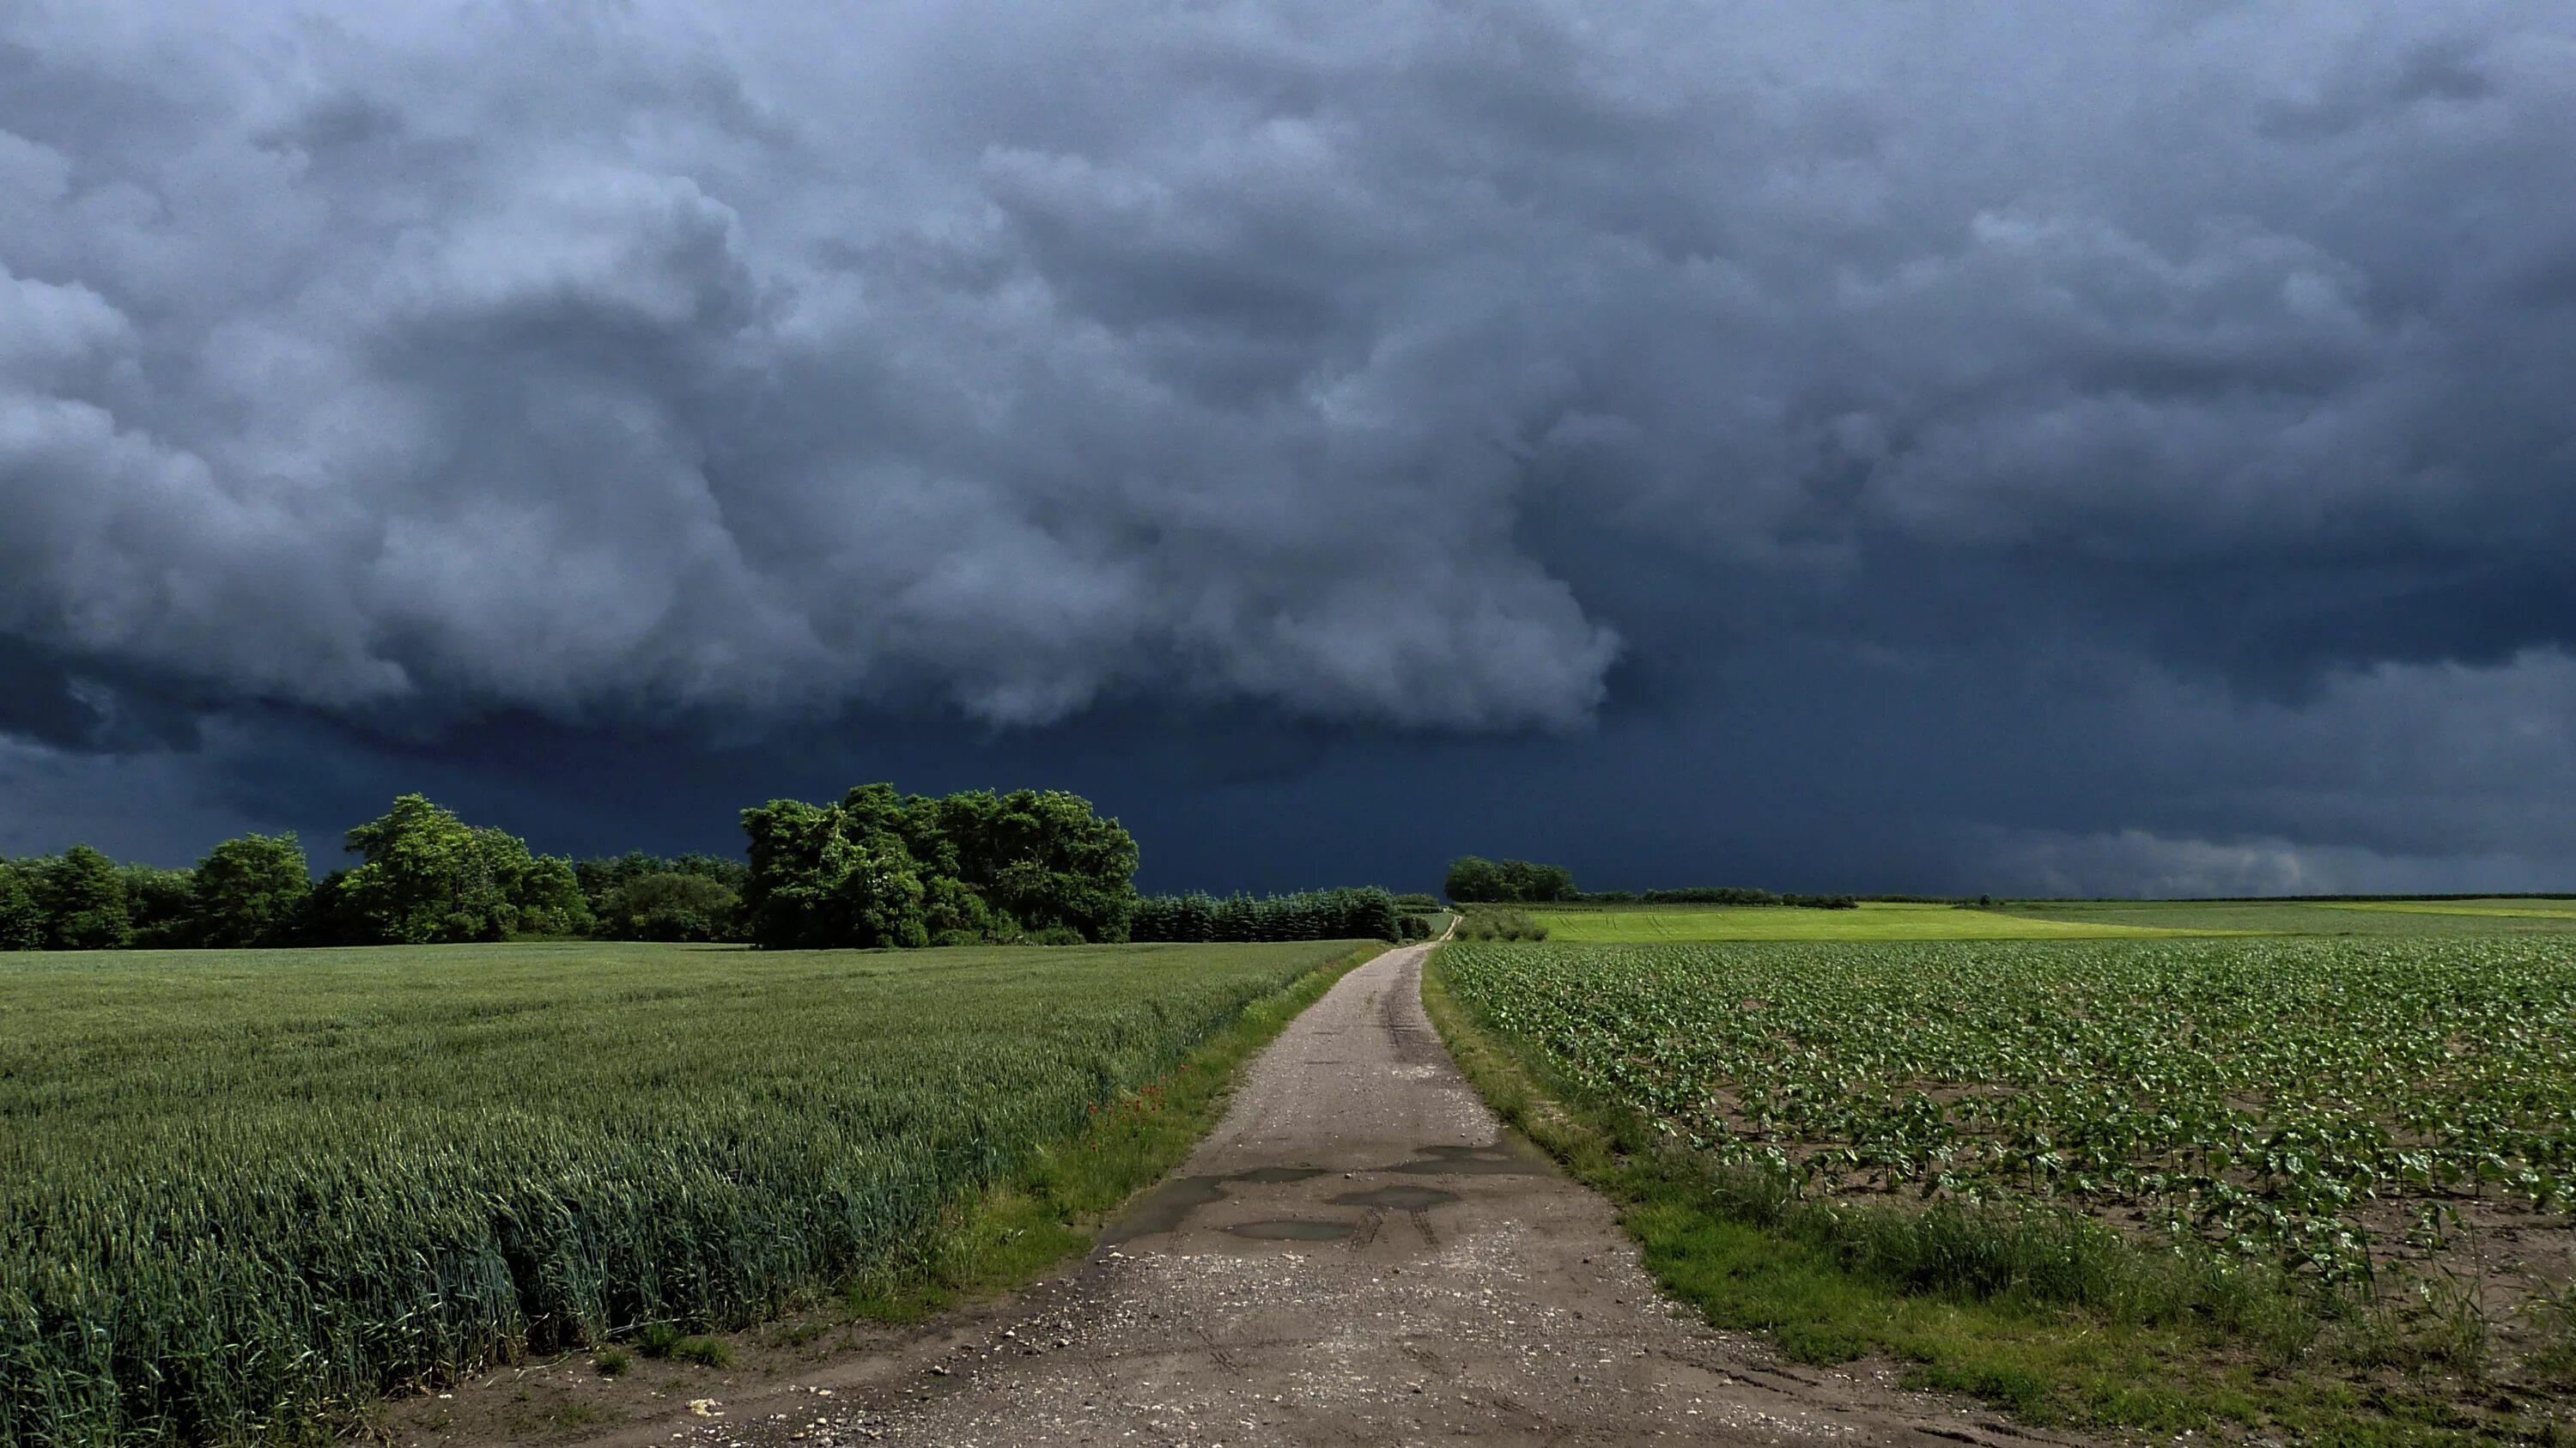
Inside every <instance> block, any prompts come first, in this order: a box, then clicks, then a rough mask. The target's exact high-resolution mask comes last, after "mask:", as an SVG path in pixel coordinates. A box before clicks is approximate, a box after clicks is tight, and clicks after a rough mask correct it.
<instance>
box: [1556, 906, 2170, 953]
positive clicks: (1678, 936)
mask: <svg viewBox="0 0 2576 1448" xmlns="http://www.w3.org/2000/svg"><path fill="white" fill-rule="evenodd" d="M1529 914H1530V916H1531V918H1532V919H1535V920H1537V921H1538V922H1540V923H1541V924H1543V925H1545V926H1546V927H1547V935H1548V939H1550V940H1559V941H1577V942H1583V943H1586V944H1617V943H1636V944H1642V943H1646V942H1652V941H1703V940H2103V939H2117V938H2122V937H2141V936H2165V935H2182V934H2207V933H2210V932H2208V931H2205V930H2191V929H2189V928H2188V927H2185V928H2166V927H2161V926H2157V925H2151V924H2145V923H2139V924H2128V923H2121V922H2113V921H2094V920H2055V919H2048V918H2044V917H2040V916H2036V915H2023V914H2011V915H2005V914H1998V913H1996V912H1994V911H1990V910H1971V909H1962V908H1959V907H1956V906H1951V905H1883V904H1864V905H1862V906H1860V907H1858V908H1857V909H1852V910H1804V909H1793V908H1789V907H1786V906H1778V905H1573V906H1561V905H1544V906H1531V907H1529Z"/></svg>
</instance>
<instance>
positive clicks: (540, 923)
mask: <svg viewBox="0 0 2576 1448" xmlns="http://www.w3.org/2000/svg"><path fill="white" fill-rule="evenodd" d="M494 833H498V832H497V831H495V832H494ZM502 838H503V839H509V837H508V836H507V835H503V836H502ZM511 843H512V844H519V842H518V841H516V840H512V841H511ZM519 849H520V852H521V853H522V854H524V853H525V852H526V850H527V846H525V845H524V844H519ZM510 903H511V905H512V906H513V907H515V908H516V909H517V911H518V921H517V923H516V925H515V926H513V927H512V928H513V929H515V930H518V931H521V932H524V933H526V934H529V935H582V934H587V933H588V932H589V930H590V928H591V924H592V915H591V910H590V897H589V896H587V895H584V894H582V892H581V881H580V880H579V879H578V878H577V877H575V876H574V874H573V870H572V861H570V860H567V859H563V858H560V857H558V856H555V855H539V856H537V857H536V858H534V859H533V860H530V861H529V862H528V863H527V865H526V866H525V867H523V868H522V869H520V871H519V876H518V881H517V883H516V885H515V886H514V887H513V888H512V890H511V892H510Z"/></svg>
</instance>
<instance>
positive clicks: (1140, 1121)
mask: <svg viewBox="0 0 2576 1448" xmlns="http://www.w3.org/2000/svg"><path fill="white" fill-rule="evenodd" d="M1395 948H1396V947H1394V946H1391V945H1369V946H1364V947H1362V948H1360V949H1357V950H1354V951H1352V952H1351V953H1350V954H1349V955H1346V956H1343V957H1342V958H1341V959H1339V960H1336V961H1334V962H1332V963H1331V964H1329V965H1326V966H1324V967H1322V968H1320V969H1317V970H1313V971H1309V972H1308V973H1306V974H1305V975H1303V976H1300V977H1299V978H1298V979H1296V980H1295V981H1292V982H1290V983H1289V984H1288V985H1287V986H1286V987H1284V988H1282V989H1280V990H1278V991H1275V992H1273V993H1272V994H1270V995H1268V996H1265V997H1263V998H1262V999H1260V1000H1257V1001H1254V1002H1253V1003H1252V1004H1251V1005H1249V1006H1247V1007H1245V1008H1244V1010H1243V1012H1242V1014H1240V1015H1238V1016H1236V1017H1235V1019H1234V1021H1233V1023H1232V1024H1230V1025H1228V1026H1226V1027H1225V1028H1224V1029H1223V1030H1220V1031H1218V1032H1217V1033H1216V1034H1215V1035H1213V1036H1210V1037H1209V1038H1208V1039H1207V1040H1205V1041H1203V1042H1201V1043H1200V1044H1199V1045H1198V1047H1197V1048H1196V1049H1194V1050H1193V1051H1191V1052H1190V1054H1189V1055H1188V1057H1187V1058H1185V1059H1184V1060H1183V1061H1182V1062H1181V1064H1180V1065H1179V1066H1178V1067H1176V1068H1174V1069H1173V1071H1172V1072H1171V1073H1170V1074H1169V1075H1167V1076H1165V1077H1163V1078H1162V1079H1161V1080H1159V1081H1156V1082H1152V1083H1150V1084H1148V1085H1146V1086H1144V1087H1142V1088H1140V1089H1138V1090H1135V1091H1131V1092H1128V1093H1126V1094H1125V1095H1122V1096H1121V1097H1119V1098H1118V1099H1117V1100H1115V1101H1112V1102H1109V1103H1106V1105H1105V1106H1104V1107H1103V1108H1102V1109H1100V1110H1098V1111H1096V1112H1095V1113H1094V1114H1093V1116H1092V1118H1091V1123H1090V1125H1089V1126H1088V1127H1086V1128H1085V1129H1084V1130H1083V1132H1082V1133H1081V1135H1079V1136H1077V1137H1075V1138H1073V1139H1072V1140H1070V1141H1065V1142H1061V1143H1058V1144H1055V1145H1052V1146H1048V1147H1042V1148H1040V1149H1039V1150H1038V1151H1037V1152H1035V1153H1033V1154H1032V1156H1031V1158H1030V1160H1029V1161H1028V1163H1027V1164H1026V1165H1025V1166H1023V1167H1022V1168H1021V1169H1020V1170H1019V1171H1018V1172H1016V1173H1014V1174H1013V1175H1012V1176H1010V1177H1009V1178H1007V1179H1006V1180H1004V1181H1002V1182H1000V1183H999V1184H997V1185H995V1186H993V1187H991V1188H989V1189H987V1190H985V1191H983V1192H981V1193H979V1194H977V1195H975V1196H973V1197H970V1198H968V1199H966V1200H964V1201H962V1202H960V1203H958V1204H956V1205H955V1206H954V1207H952V1208H951V1209H950V1212H949V1217H948V1220H947V1221H946V1222H945V1223H944V1224H943V1228H942V1230H941V1231H939V1232H938V1233H936V1234H935V1236H934V1238H933V1241H932V1244H931V1246H930V1247H929V1248H928V1249H927V1250H926V1251H925V1252H924V1253H923V1254H922V1255H921V1256H919V1257H917V1258H915V1259H913V1260H910V1261H907V1262H905V1263H903V1264H902V1265H900V1266H899V1267H895V1268H892V1269H889V1270H885V1271H880V1272H873V1273H868V1274H865V1275H863V1276H860V1277H857V1278H854V1279H852V1280H851V1281H850V1282H849V1283H848V1284H846V1286H845V1287H844V1288H843V1291H842V1294H841V1299H842V1302H843V1304H844V1305H845V1306H846V1307H847V1308H848V1309H849V1310H850V1312H851V1314H852V1315H853V1316H855V1317H858V1318H860V1319H862V1320H865V1321H871V1322H913V1321H918V1320H919V1319H921V1318H924V1317H927V1316H929V1315H930V1314H932V1313H934V1312H937V1311H939V1310H941V1309H942V1308H946V1307H949V1306H952V1305H954V1304H956V1303H959V1302H961V1301H966V1300H969V1299H971V1298H975V1297H981V1296H985V1295H989V1294H992V1293H997V1292H1003V1291H1007V1290H1009V1289H1011V1288H1014V1287H1019V1286H1022V1285H1024V1284H1026V1283H1028V1282H1030V1281H1032V1280H1034V1279H1035V1278H1036V1277H1038V1276H1039V1275H1040V1274H1041V1273H1043V1272H1045V1271H1046V1270H1047V1269H1048V1268H1050V1267H1053V1266H1054V1265H1055V1264H1057V1263H1059V1262H1062V1261H1064V1260H1065V1259H1066V1258H1068V1257H1073V1256H1077V1255H1079V1254H1081V1253H1082V1252H1084V1251H1087V1250H1089V1248H1090V1246H1091V1243H1092V1238H1093V1236H1094V1235H1095V1234H1096V1233H1097V1232H1098V1231H1099V1229H1100V1227H1101V1226H1102V1225H1103V1224H1105V1223H1106V1222H1108V1221H1110V1220H1111V1219H1112V1218H1114V1217H1116V1216H1117V1214H1118V1211H1119V1209H1120V1208H1122V1207H1124V1206H1125V1205H1127V1203H1128V1202H1129V1201H1131V1200H1132V1199H1133V1198H1134V1197H1135V1196H1136V1194H1137V1193H1138V1192H1141V1191H1144V1190H1145V1189H1147V1188H1149V1187H1151V1186H1153V1185H1154V1184H1155V1183H1156V1182H1159V1181H1161V1180H1162V1179H1163V1177H1164V1176H1165V1175H1166V1174H1168V1173H1169V1172H1170V1171H1171V1170H1172V1169H1173V1168H1174V1167H1177V1166H1179V1165H1180V1164H1181V1163H1182V1162H1183V1161H1184V1160H1186V1159H1187V1158H1188V1156H1189V1154H1190V1152H1191V1150H1192V1149H1193V1148H1195V1147H1196V1146H1197V1145H1198V1143H1199V1141H1200V1140H1201V1138H1203V1137H1205V1136H1206V1135H1207V1134H1208V1132H1209V1131H1211V1130H1213V1129H1215V1127H1216V1124H1217V1122H1218V1120H1219V1119H1221V1118H1222V1117H1223V1116H1224V1115H1225V1107H1226V1101H1227V1098H1228V1097H1229V1096H1231V1095H1232V1094H1233V1090H1234V1084H1235V1079H1236V1077H1237V1076H1238V1075H1239V1074H1240V1073H1241V1072H1242V1070H1243V1068H1244V1067H1245V1066H1246V1065H1247V1064H1249V1063H1250V1062H1251V1060H1252V1058H1253V1057H1254V1056H1256V1055H1258V1054H1259V1053H1260V1051H1261V1049H1262V1047H1264V1046H1267V1045H1269V1044H1270V1043H1271V1041H1273V1040H1275V1039H1276V1038H1277V1037H1278V1035H1279V1033H1280V1032H1281V1031H1283V1030H1285V1029H1287V1026H1288V1023H1289V1022H1290V1021H1292V1020H1295V1019H1296V1018H1297V1016H1298V1014H1299V1013H1300V1012H1302V1011H1304V1010H1305V1009H1306V1008H1307V1007H1308V1006H1311V1005H1313V1004H1314V1003H1315V1002H1316V1001H1318V1000H1320V999H1322V998H1323V995H1324V992H1326V991H1328V990H1330V989H1332V988H1333V984H1334V982H1336V981H1338V980H1340V979H1341V978H1342V977H1343V976H1345V975H1348V974H1349V973H1350V972H1351V971H1353V970H1356V969H1358V968H1359V967H1360V966H1362V965H1365V964H1367V963H1368V962H1370V961H1372V960H1375V959H1376V958H1378V957H1379V956H1380V955H1383V954H1385V953H1386V952H1387V951H1389V950H1392V949H1395Z"/></svg>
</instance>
